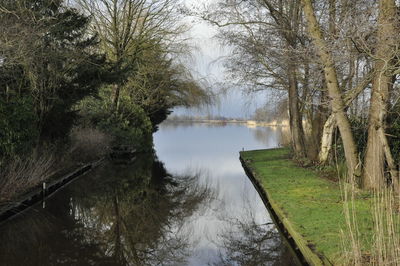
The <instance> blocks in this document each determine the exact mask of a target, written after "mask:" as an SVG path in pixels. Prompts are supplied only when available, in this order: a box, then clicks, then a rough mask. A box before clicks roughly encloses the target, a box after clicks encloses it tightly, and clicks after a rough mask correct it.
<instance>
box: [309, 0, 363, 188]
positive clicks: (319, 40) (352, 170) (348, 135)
mask: <svg viewBox="0 0 400 266" xmlns="http://www.w3.org/2000/svg"><path fill="white" fill-rule="evenodd" d="M302 3H303V5H304V13H305V16H306V19H307V22H308V31H309V33H310V36H311V38H312V39H313V42H314V45H315V47H316V48H317V50H318V55H319V57H320V60H321V62H322V63H323V65H324V74H325V79H326V83H327V88H328V93H329V97H330V98H331V101H330V102H331V107H332V112H333V114H334V115H335V118H336V123H337V125H338V127H339V131H340V135H341V137H342V141H343V147H344V153H345V157H346V164H347V170H348V178H349V181H350V182H354V181H358V177H359V175H360V164H359V160H358V151H357V147H356V144H355V142H354V138H353V133H352V131H351V127H350V122H349V120H348V117H347V116H346V113H345V111H344V110H345V106H344V102H343V99H342V95H341V92H340V88H339V82H338V79H337V74H336V69H335V65H334V62H333V58H332V54H331V52H330V51H329V49H328V47H327V44H326V42H325V40H324V39H323V36H322V32H321V29H320V26H319V24H318V22H317V19H316V17H315V14H314V8H313V6H312V4H311V0H302Z"/></svg>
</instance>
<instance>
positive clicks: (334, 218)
mask: <svg viewBox="0 0 400 266" xmlns="http://www.w3.org/2000/svg"><path fill="white" fill-rule="evenodd" d="M240 156H241V159H242V162H243V163H244V165H245V167H247V168H248V170H249V171H250V172H251V174H252V175H253V177H254V178H255V179H256V181H257V182H258V183H259V184H260V185H261V187H262V188H263V189H264V191H265V192H266V196H267V198H268V201H269V203H270V204H271V206H272V208H273V210H274V211H275V213H276V214H277V216H278V218H279V220H280V221H281V222H282V223H283V225H284V226H285V228H286V229H287V231H288V233H289V234H290V235H291V236H292V237H293V240H294V241H295V243H296V245H297V246H298V247H299V249H300V251H301V253H302V254H303V255H304V257H305V259H306V260H307V262H308V263H309V264H310V265H329V264H333V265H345V264H347V263H349V261H348V260H346V254H345V253H346V251H347V250H349V251H350V252H351V243H352V241H351V238H352V237H353V236H352V234H354V235H355V236H354V237H355V238H357V240H358V239H362V240H361V243H360V247H361V249H362V251H363V253H365V254H368V250H369V249H370V247H371V245H372V243H371V242H372V241H369V240H370V239H373V237H372V234H373V232H372V231H373V218H372V212H371V201H372V199H371V196H370V195H369V194H368V193H364V192H359V193H357V195H356V197H355V198H354V200H353V201H351V202H349V201H345V200H344V199H343V198H344V196H343V195H342V194H343V193H342V192H341V191H343V190H341V188H340V185H339V184H338V183H337V182H334V181H331V180H329V179H326V178H322V177H321V173H319V172H318V171H315V170H313V169H310V168H303V167H299V166H298V165H296V163H295V162H293V161H292V160H291V159H290V155H289V150H288V149H272V150H259V151H245V152H241V153H240ZM346 204H348V205H346ZM345 207H348V208H350V209H351V212H350V213H351V217H350V218H349V216H347V218H346V215H345V214H346V212H345V211H344V210H345V209H346V208H345ZM349 219H350V220H351V221H349ZM353 219H354V220H356V221H357V229H356V232H350V231H349V229H348V224H349V222H350V223H351V222H352V221H353ZM360 234H361V235H363V236H364V237H362V238H360V237H358V235H360Z"/></svg>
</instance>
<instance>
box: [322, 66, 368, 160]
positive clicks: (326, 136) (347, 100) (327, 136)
mask: <svg viewBox="0 0 400 266" xmlns="http://www.w3.org/2000/svg"><path fill="white" fill-rule="evenodd" d="M372 77H373V71H370V72H369V73H368V74H367V75H366V76H365V77H364V78H363V80H362V81H360V83H358V84H357V86H356V87H355V88H354V89H352V90H350V91H348V92H346V94H345V95H344V97H343V100H344V106H345V108H348V107H349V106H350V105H351V103H352V102H353V101H354V100H355V99H356V98H357V97H358V95H360V93H361V92H363V91H364V90H365V88H366V87H367V86H368V85H369V84H370V83H371V81H372ZM335 127H336V120H335V117H334V115H333V114H331V115H330V116H329V117H328V119H327V120H326V122H325V125H324V130H323V134H322V139H321V150H320V154H319V162H320V164H325V163H326V161H327V160H328V157H329V153H330V151H331V150H332V140H333V132H334V130H335Z"/></svg>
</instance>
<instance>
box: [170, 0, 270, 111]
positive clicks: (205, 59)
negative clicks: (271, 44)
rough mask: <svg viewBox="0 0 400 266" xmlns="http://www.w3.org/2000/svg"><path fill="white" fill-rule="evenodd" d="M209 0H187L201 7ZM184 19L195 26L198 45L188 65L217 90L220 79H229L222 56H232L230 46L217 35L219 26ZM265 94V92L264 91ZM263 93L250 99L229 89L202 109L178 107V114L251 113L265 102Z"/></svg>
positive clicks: (193, 32) (194, 41)
mask: <svg viewBox="0 0 400 266" xmlns="http://www.w3.org/2000/svg"><path fill="white" fill-rule="evenodd" d="M208 2H210V0H185V4H186V6H187V7H188V8H198V7H201V6H202V5H204V4H206V3H208ZM185 23H190V24H191V25H192V28H191V30H190V32H189V35H190V37H191V39H192V40H191V42H192V44H193V46H195V47H197V49H195V50H194V51H193V57H192V60H191V62H188V66H189V68H190V69H191V71H192V72H193V73H194V75H195V76H197V77H205V78H207V80H208V82H209V84H210V85H211V86H212V87H213V89H214V90H215V92H218V90H219V89H220V86H219V85H218V84H219V83H223V82H224V81H226V79H225V78H226V77H225V74H224V72H225V69H224V67H223V58H224V57H227V56H229V47H224V46H222V45H221V44H220V43H219V42H218V41H217V40H216V39H215V38H214V36H215V34H216V33H217V30H218V29H217V28H216V27H215V26H211V25H209V24H208V23H206V22H204V21H201V20H199V19H196V18H190V17H188V18H186V19H185ZM264 95H265V94H264ZM264 95H257V96H256V97H252V98H253V100H252V101H251V104H249V102H250V100H249V97H248V96H243V95H242V93H241V91H240V90H238V89H236V90H233V89H232V90H229V91H228V93H227V94H226V95H221V96H220V101H219V104H217V105H216V106H213V107H210V108H204V109H203V110H200V111H199V110H186V109H182V108H179V109H177V110H175V112H174V113H175V114H208V113H211V114H213V115H221V116H225V117H249V116H250V115H251V114H252V113H253V112H254V109H255V108H257V107H260V106H262V105H263V104H264V102H265V98H266V97H265V96H264Z"/></svg>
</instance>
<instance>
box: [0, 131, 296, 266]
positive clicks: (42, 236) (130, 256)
mask: <svg viewBox="0 0 400 266" xmlns="http://www.w3.org/2000/svg"><path fill="white" fill-rule="evenodd" d="M281 133H282V132H281V130H280V129H278V128H268V127H256V128H248V127H246V126H245V125H235V124H228V125H217V124H189V123H178V124H171V123H164V124H162V125H161V126H160V129H159V131H158V132H157V133H155V135H154V145H155V152H156V155H141V156H139V157H138V158H137V160H136V161H135V162H134V163H132V164H130V165H114V164H112V163H108V162H107V163H104V164H102V165H101V166H100V167H98V168H96V169H95V170H93V171H92V172H90V173H89V174H87V175H85V176H84V177H82V178H79V179H77V180H76V181H74V182H73V183H72V184H70V185H69V186H67V187H65V188H64V189H62V190H61V191H60V192H58V193H56V194H55V195H54V196H53V197H51V198H50V199H48V200H47V201H46V202H44V203H41V204H38V205H36V206H34V207H33V208H31V209H29V210H28V211H26V212H24V213H22V214H21V215H18V216H17V217H15V218H14V219H12V220H10V221H8V222H6V223H4V224H2V225H0V236H1V241H0V265H10V266H14V265H196V266H197V265H293V264H294V258H293V257H292V255H291V252H290V251H289V249H288V248H287V247H286V245H285V244H284V241H283V240H282V239H281V236H280V234H279V233H278V231H277V229H276V228H275V226H274V224H273V223H272V220H271V218H270V217H269V214H268V212H267V210H266V208H265V206H264V205H263V202H262V201H261V199H260V197H259V195H258V193H257V191H256V190H255V189H254V187H253V185H252V183H251V182H250V181H249V180H248V178H247V177H246V175H245V173H244V170H243V169H242V166H241V164H240V161H239V159H238V157H239V153H238V152H239V151H240V150H242V149H246V150H250V149H264V148H273V147H277V146H278V145H279V144H280V143H281V142H282V140H281V135H282V134H281Z"/></svg>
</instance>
